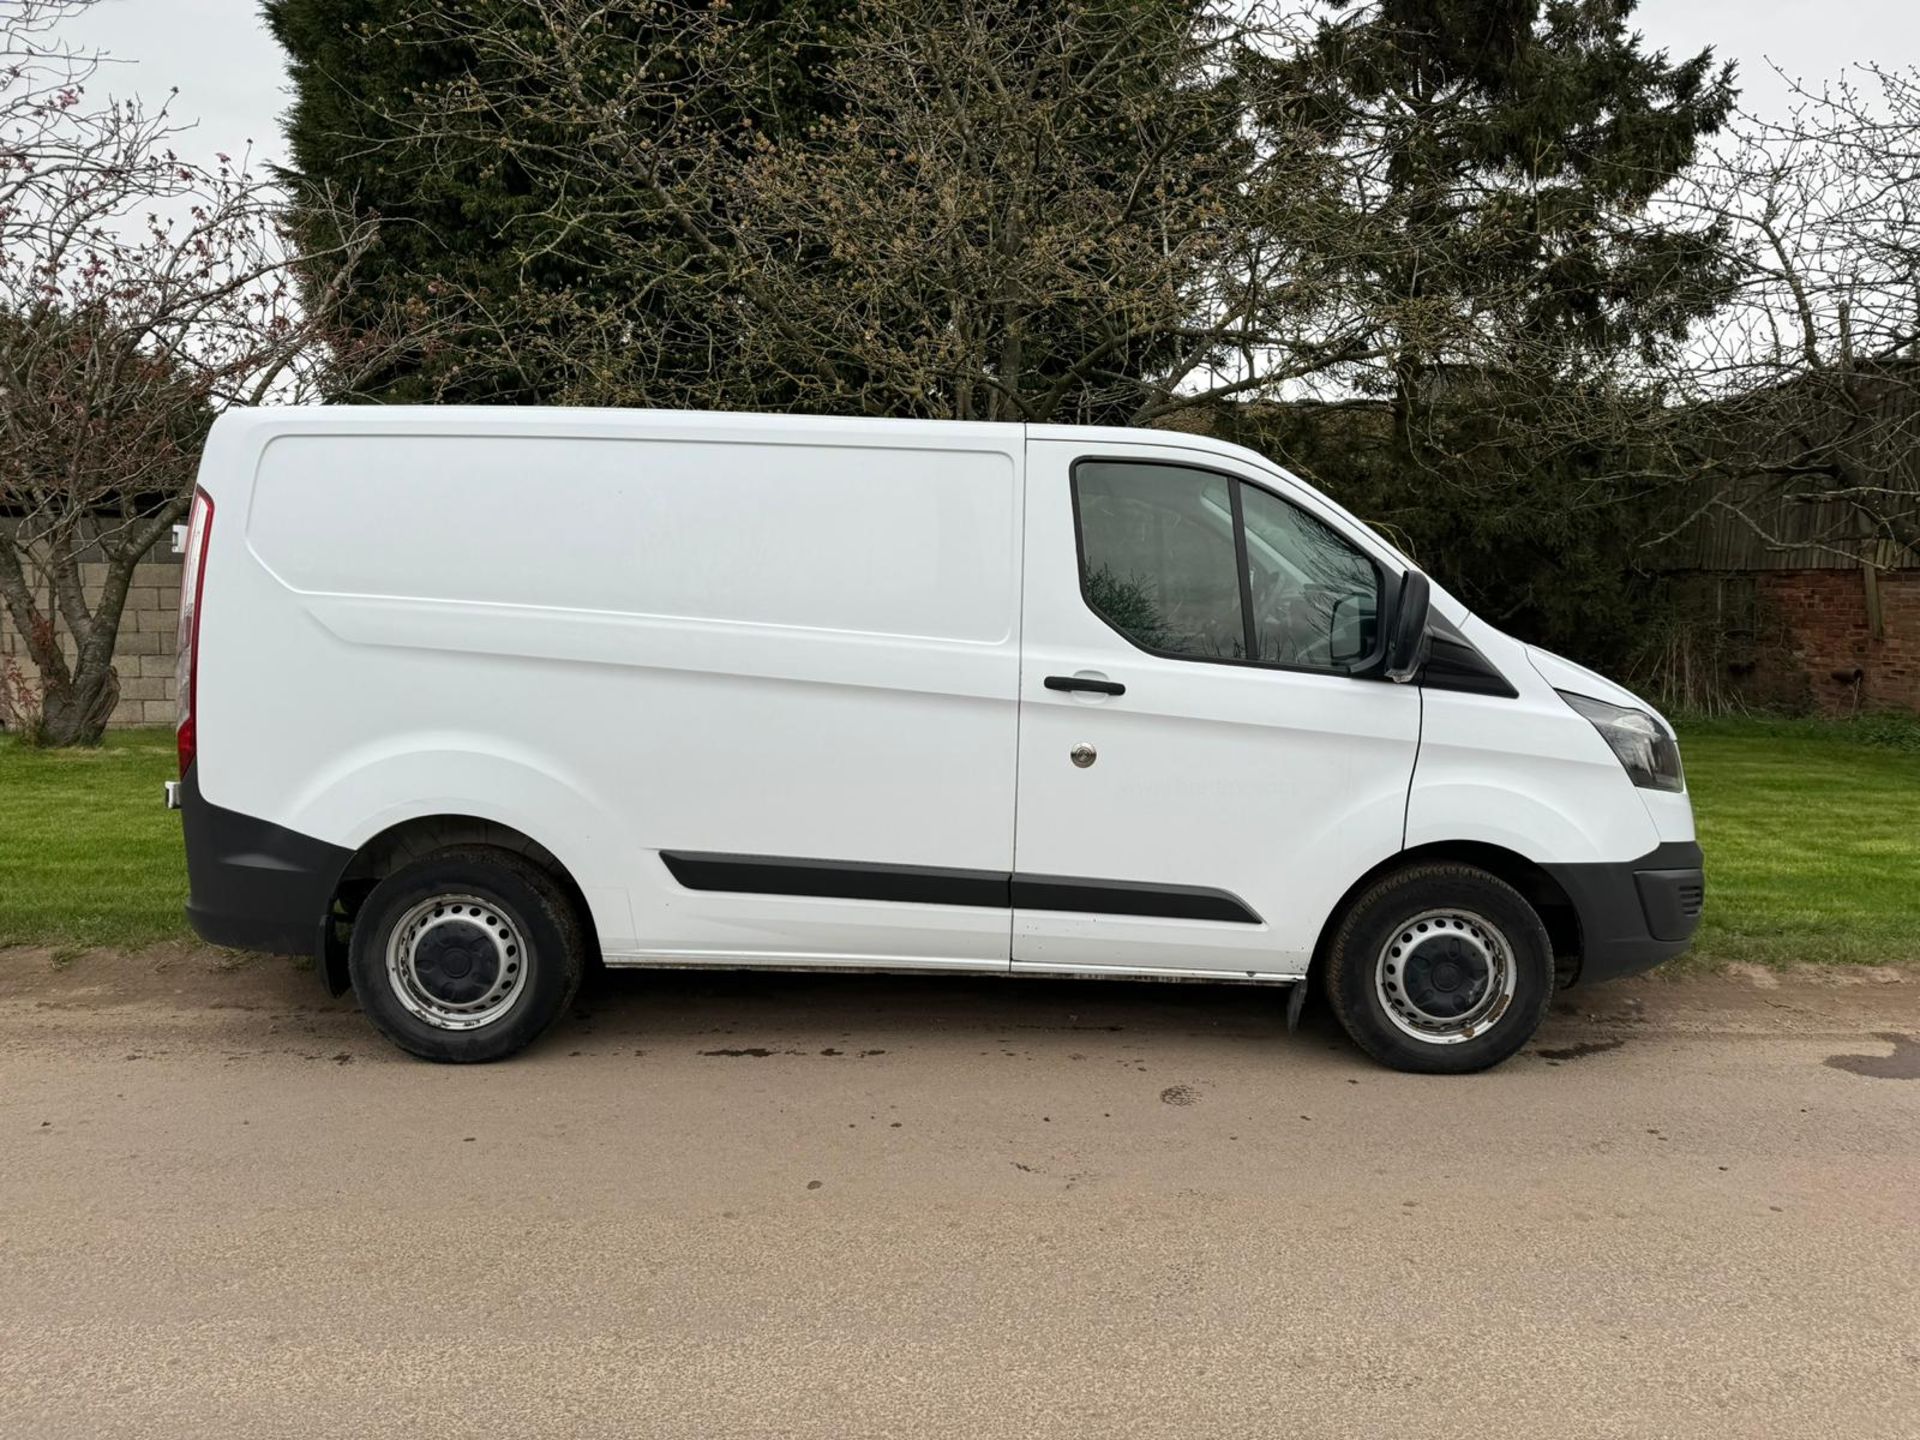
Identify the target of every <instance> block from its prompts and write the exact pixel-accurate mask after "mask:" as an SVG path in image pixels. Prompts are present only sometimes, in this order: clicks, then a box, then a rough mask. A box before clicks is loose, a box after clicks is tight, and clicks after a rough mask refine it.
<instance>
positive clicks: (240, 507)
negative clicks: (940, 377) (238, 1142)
mask: <svg viewBox="0 0 1920 1440" xmlns="http://www.w3.org/2000/svg"><path fill="white" fill-rule="evenodd" d="M186 549H187V561H186V566H185V579H184V593H183V595H182V604H181V648H180V654H181V685H180V696H181V718H180V730H179V736H180V762H181V769H180V773H181V779H180V781H179V783H178V785H177V786H175V787H172V792H171V793H172V800H173V803H175V804H177V805H178V806H179V808H180V809H181V810H182V811H183V812H184V821H185V831H186V846H187V863H188V871H189V876H190V881H191V899H190V901H189V903H188V906H187V911H188V914H189V916H190V917H191V919H192V922H193V925H194V927H195V929H196V930H198V931H199V933H200V934H201V935H202V936H203V937H205V938H206V939H207V940H209V941H212V942H213V943H215V944H219V945H229V946H236V947H239V948H243V949H260V950H269V951H279V952H283V953H298V954H307V955H312V956H314V957H315V958H316V960H317V962H318V965H319V969H320V972H321V974H322V975H323V976H324V977H325V979H326V981H327V983H328V984H329V985H330V986H331V987H332V988H333V990H334V991H335V993H339V992H341V991H343V990H344V989H346V988H347V986H348V985H351V986H352V988H353V990H354V991H355V993H356V994H357V995H358V997H359V1000H360V1004H361V1005H362V1007H363V1008H364V1009H365V1010H366V1012H367V1013H368V1014H369V1015H370V1016H371V1017H372V1018H373V1021H374V1023H375V1024H377V1025H378V1026H379V1027H380V1028H381V1029H382V1030H384V1031H385V1032H386V1033H387V1035H389V1036H390V1037H391V1038H392V1039H393V1040H394V1041H395V1042H396V1043H397V1044H398V1045H400V1046H401V1047H403V1048H404V1049H406V1050H408V1051H411V1052H412V1053H414V1054H416V1055H421V1056H425V1057H428V1058H430V1059H435V1060H490V1059H495V1058H498V1057H500V1056H504V1055H509V1054H512V1053H513V1052H514V1051H517V1050H519V1049H520V1048H521V1047H522V1046H524V1045H526V1044H527V1043H528V1042H529V1041H531V1040H532V1039H534V1037H535V1036H537V1035H539V1034H540V1033H541V1032H542V1031H543V1030H545V1029H546V1028H547V1026H548V1025H549V1024H551V1023H552V1022H553V1020H554V1018H555V1017H556V1016H557V1015H559V1014H560V1013H561V1011H562V1010H564V1009H565V1008H566V1007H567V1004H568V1002H569V999H570V998H571V996H572V995H573V993H574V990H575V987H576V986H577V985H578V983H579V981H580V977H581V972H582V970H583V969H584V967H586V966H587V965H588V964H589V963H590V962H591V961H593V960H594V959H595V958H599V959H601V960H604V962H605V963H606V964H607V965H609V966H637V965H652V966H724V967H728V968H733V967H746V966H759V967H768V968H775V969H799V968H806V969H821V968H833V969H846V970H885V971H897V970H946V971H963V972H969V973H986V972H991V973H996V974H1010V975H1048V976H1105V977H1115V978H1121V979H1130V978H1140V977H1151V978H1155V979H1183V980H1209V981H1234V982H1242V983H1245V982H1253V983H1259V984H1271V985H1279V986H1283V987H1284V986H1291V987H1292V995H1291V997H1290V998H1291V1002H1292V1004H1291V1009H1290V1012H1289V1016H1290V1018H1293V1017H1297V1015H1298V1013H1299V1001H1300V999H1301V998H1302V997H1304V995H1305V993H1306V989H1305V986H1306V982H1308V981H1309V980H1311V981H1314V982H1316V983H1317V984H1318V985H1319V986H1320V987H1321V988H1322V989H1323V991H1324V993H1325V994H1326V996H1327V997H1328V999H1329V1000H1330V1001H1331V1003H1332V1005H1333V1008H1334V1010H1335V1011H1336V1012H1337V1014H1338V1015H1339V1017H1340V1020H1341V1022H1342V1023H1343V1024H1344V1025H1345V1027H1346V1028H1347V1030H1348V1032H1349V1033H1350V1034H1351V1035H1352V1036H1353V1038H1354V1039H1355V1041H1357V1042H1358V1043H1359V1045H1360V1046H1361V1047H1362V1048H1363V1049H1365V1050H1366V1051H1367V1053H1368V1054H1370V1055H1372V1056H1374V1057H1375V1058H1377V1059H1379V1060H1381V1061H1384V1062H1385V1063H1387V1064H1389V1065H1393V1066H1398V1067H1400V1068H1403V1069H1408V1070H1425V1071H1467V1070H1477V1069H1481V1068H1484V1067H1485V1066H1488V1065H1491V1064H1494V1063H1496V1062H1498V1061H1499V1060H1501V1059H1504V1058H1505V1057H1506V1056H1508V1055H1511V1054H1512V1053H1513V1052H1514V1051H1515V1050H1517V1049H1518V1048H1519V1047H1520V1046H1521V1045H1522V1044H1524V1043H1525V1042H1526V1040H1527V1038H1528V1036H1530V1035H1531V1034H1532V1033H1533V1031H1534V1029H1535V1027H1536V1026H1537V1025H1538V1024H1539V1023H1540V1020H1541V1017H1542V1016H1543V1015H1544V1014H1545V1013H1546V1010H1547V1006H1548V1002H1549V1000H1550V999H1551V998H1552V996H1553V993H1554V990H1555V988H1556V984H1560V985H1564V984H1568V983H1573V982H1575V981H1591V980H1602V979H1606V978H1608V977H1610V976H1616V975H1621V974H1625V973H1628V972H1631V971H1636V970H1641V969H1644V968H1646V967H1647V966H1650V965H1654V964H1657V963H1658V962H1660V961H1661V960H1664V959H1666V958H1668V957H1670V956H1673V955H1675V954H1678V953H1679V952H1680V951H1681V950H1683V949H1685V948H1686V945H1687V942H1688V939H1689V937H1690V936H1691V934H1692V932H1693V929H1694V927H1695V925H1696V923H1697V921H1698V916H1699V913H1700V905H1701V897H1702V880H1701V857H1700V850H1699V847H1698V846H1697V845H1696V844H1695V843H1694V829H1693V815H1692V811H1691V809H1690V807H1689V804H1688V800H1687V793H1686V789H1685V784H1684V781H1683V779H1682V776H1681V769H1680V759H1679V753H1678V750H1677V748H1676V746H1675V743H1674V737H1673V733H1672V731H1671V729H1670V728H1669V727H1668V726H1667V724H1666V723H1665V722H1664V721H1663V720H1661V719H1660V717H1659V716H1657V715H1655V714H1654V713H1653V711H1652V710H1651V709H1650V708H1649V707H1648V706H1647V705H1645V704H1644V703H1643V702H1642V701H1640V700H1639V699H1637V698H1636V697H1634V696H1633V695H1631V694H1629V693H1627V692H1626V691H1624V690H1622V689H1621V688H1620V687H1619V686H1617V685H1613V684H1611V683H1609V682H1608V681H1606V680H1603V679H1601V678H1600V677H1599V676H1598V675H1595V674H1593V673H1592V672H1590V671H1587V670H1584V669H1581V668H1580V667H1579V666H1576V665H1573V664H1570V663H1568V662H1567V661H1565V660H1561V659H1557V658H1556V657H1554V656H1552V655H1548V654H1545V653H1543V652H1541V651H1539V650H1536V649H1533V648H1531V647H1529V646H1527V645H1524V644H1521V643H1520V642H1519V641H1516V640H1513V639H1510V638H1509V637H1507V636H1506V635H1503V634H1501V633H1500V632H1499V631H1498V630H1496V629H1494V628H1493V627H1492V626H1490V625H1488V624H1486V623H1485V622H1484V621H1482V620H1479V619H1477V618H1475V617H1474V616H1473V615H1472V614H1470V613H1469V612H1468V611H1467V610H1466V609H1465V608H1464V607H1463V606H1462V605H1460V604H1459V602H1458V601H1456V600H1454V599H1453V598H1452V597H1451V596H1449V595H1447V594H1446V593H1445V592H1444V591H1442V590H1439V589H1433V590H1432V591H1431V592H1429V586H1428V582H1427V580H1426V579H1425V577H1424V576H1422V575H1421V574H1420V572H1419V571H1418V570H1416V569H1415V568H1414V567H1413V566H1412V565H1411V564H1410V563H1409V562H1408V560H1407V558H1406V557H1405V556H1404V555H1402V554H1401V553H1400V552H1399V551H1397V550H1395V549H1394V548H1393V547H1392V546H1390V545H1388V544H1386V543H1385V542H1384V541H1382V540H1381V539H1380V537H1379V536H1378V535H1376V534H1374V532H1373V531H1371V530H1369V529H1368V528H1367V527H1366V526H1365V525H1364V524H1362V523H1361V522H1360V521H1358V520H1356V519H1355V518H1354V517H1353V516H1352V515H1349V514H1348V513H1346V512H1345V511H1344V510H1342V509H1341V508H1340V507H1339V506H1337V505H1335V504H1333V503H1332V502H1330V501H1329V500H1328V499H1327V498H1326V497H1325V496H1323V495H1321V494H1319V493H1318V492H1317V491H1315V490H1314V489H1313V488H1312V487H1311V486H1308V485H1306V484H1303V483H1302V482H1301V481H1299V480H1298V479H1296V478H1295V477H1293V476H1292V475H1289V474H1288V473H1286V472H1285V471H1284V470H1281V469H1278V468H1276V467H1275V466H1274V465H1273V464H1271V463H1269V462H1268V461H1267V460H1265V459H1263V458H1262V457H1260V456H1259V455H1256V454H1253V453H1251V452H1250V451H1247V450H1243V449H1240V448H1238V447H1236V446H1232V445H1226V444H1220V443H1217V442H1214V441H1210V440H1205V439H1199V438H1196V437H1193V436H1187V435H1178V434H1170V433H1162V432H1159V431H1146V430H1119V429H1084V428H1072V427H1065V426H1053V425H1024V426H1023V425H988V424H956V423H938V422H923V421H875V420H832V419H810V418H793V417H786V416H767V415H729V414H685V413H673V412H633V411H613V410H608V411H574V410H532V409H409V408H398V407H396V408H330V409H284V410H271V409H267V410H240V411H230V412H228V413H227V414H225V415H223V416H222V417H221V419H220V420H219V422H218V423H217V424H216V425H215V426H214V428H213V433H212V436H211V438H210V440H209V441H208V444H207V448H206V455H205V459H204V461H203V463H202V466H201V470H200V481H199V490H198V493H197V495H196V497H195V500H194V505H193V510H192V518H191V523H190V527H189V533H188V539H187V544H186Z"/></svg>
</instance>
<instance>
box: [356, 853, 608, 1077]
mask: <svg viewBox="0 0 1920 1440" xmlns="http://www.w3.org/2000/svg"><path fill="white" fill-rule="evenodd" d="M584 948H585V947H584V945H583V944H582V939H581V927H580V921H579V917H578V916H577V915H576V914H575V913H574V910H573V906H572V905H571V904H570V903H569V902H568V899H567V897H566V895H565V894H564V893H563V892H562V891H561V889H560V886H559V885H558V884H557V883H556V882H555V881H554V879H553V877H552V876H550V875H549V874H547V872H546V871H544V870H542V869H541V868H540V867H539V866H537V865H534V864H533V863H531V862H530V861H528V860H527V859H525V858H524V857H523V856H520V855H517V854H514V853H513V852H511V851H506V850H496V849H492V848H490V847H486V846H459V847H454V848H450V849H446V850H442V851H439V852H438V853H436V854H432V855H428V856H426V857H425V858H423V859H420V860H417V861H415V862H414V863H412V864H410V865H407V866H405V867H403V868H402V869H400V870H396V871H395V872H394V873H393V874H391V875H389V876H387V877H386V878H385V879H384V880H382V881H381V882H380V883H379V884H378V885H376V886H375V887H374V889H373V892H372V893H371V894H370V895H368V896H367V901H366V904H365V905H364V906H362V907H361V910H360V913H359V915H358V916H356V917H355V919H354V924H353V939H352V944H351V946H350V948H349V951H348V968H349V969H350V970H351V972H352V975H353V991H354V994H355V995H356V996H358V997H359V1000H360V1007H361V1008H362V1009H363V1010H365V1011H366V1012H367V1014H368V1015H369V1016H370V1017H371V1018H372V1020H373V1022H374V1024H376V1025H378V1026H379V1027H380V1029H381V1030H382V1031H384V1032H385V1033H386V1035H387V1038H388V1039H390V1040H392V1041H393V1042H394V1044H396V1045H398V1046H399V1047H400V1048H401V1049H402V1050H405V1051H407V1052H409V1053H410V1054H414V1055H418V1056H420V1057H421V1058H422V1059H426V1060H442V1061H454V1062H461V1061H476V1060H498V1059H502V1058H504V1057H505V1056H508V1055H511V1054H513V1053H514V1052H515V1051H517V1050H520V1049H522V1048H524V1047H525V1046H526V1045H528V1044H530V1043H531V1042H532V1041H533V1040H534V1038H535V1037H537V1036H538V1035H539V1034H540V1032H541V1031H543V1030H545V1029H546V1028H547V1026H548V1025H550V1024H552V1023H553V1021H554V1019H555V1018H556V1017H557V1016H559V1015H560V1013H561V1012H562V1011H564V1010H565V1009H566V1008H567V1006H568V1005H569V1004H570V1003H572V1000H573V997H574V994H575V993H576V992H577V991H578V989H579V987H580V974H581V969H582V965H583V963H584V962H583V952H584Z"/></svg>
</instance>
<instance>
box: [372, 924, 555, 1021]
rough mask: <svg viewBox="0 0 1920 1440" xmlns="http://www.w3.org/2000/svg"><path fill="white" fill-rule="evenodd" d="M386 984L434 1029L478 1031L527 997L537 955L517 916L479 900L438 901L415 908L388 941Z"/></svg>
mask: <svg viewBox="0 0 1920 1440" xmlns="http://www.w3.org/2000/svg"><path fill="white" fill-rule="evenodd" d="M386 959H387V963H386V971H387V984H388V985H389V987H390V988H391V989H392V991H393V994H394V998H395V999H397V1000H398V1001H399V1002H400V1004H401V1006H402V1007H403V1008H405V1010H406V1011H407V1013H408V1014H410V1015H412V1016H413V1017H414V1018H415V1019H417V1020H420V1021H423V1022H424V1023H426V1024H428V1025H431V1026H432V1027H433V1028H435V1029H436V1030H478V1029H480V1028H481V1027H483V1026H486V1025H491V1024H494V1023H495V1022H496V1021H498V1020H500V1019H501V1018H502V1017H504V1016H505V1015H507V1014H508V1012H510V1011H511V1010H512V1009H513V1007H514V1005H515V1004H516V1003H517V1002H518V1001H519V999H520V997H521V995H522V994H523V993H525V991H526V986H527V973H528V970H529V968H530V966H531V964H532V960H533V955H532V951H531V950H530V949H529V948H528V945H527V942H526V939H525V938H524V937H523V936H522V934H521V933H520V928H519V926H517V925H516V924H515V923H514V921H513V918H512V917H511V916H510V915H508V914H507V912H506V911H505V910H504V909H502V908H501V907H500V906H499V905H496V904H494V903H493V902H492V901H489V900H484V899H482V898H480V897H479V896H477V895H455V894H446V895H435V896H433V897H432V898H430V899H427V900H422V901H420V902H419V903H418V904H416V905H414V906H412V907H411V908H410V909H409V910H408V911H407V912H406V913H405V914H404V915H402V916H401V917H400V919H399V921H398V923H396V924H395V925H394V927H393V930H392V932H391V933H390V935H389V937H388V940H387V957H386Z"/></svg>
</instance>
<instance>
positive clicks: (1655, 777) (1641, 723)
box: [1559, 690, 1687, 790]
mask: <svg viewBox="0 0 1920 1440" xmlns="http://www.w3.org/2000/svg"><path fill="white" fill-rule="evenodd" d="M1559 695H1560V698H1561V699H1562V700H1564V701H1566V702H1567V704H1569V705H1571V706H1572V707H1573V708H1574V709H1576V710H1578V711H1579V712H1580V713H1581V714H1582V715H1584V716H1586V717H1587V719H1589V720H1591V721H1592V722H1593V728H1594V729H1596V730H1598V731H1599V732H1600V738H1601V739H1602V740H1605V741H1606V742H1607V744H1608V745H1609V746H1611V747H1612V749H1613V753H1614V754H1615V755H1617V756H1618V757H1619V758H1620V763H1621V764H1622V765H1623V766H1625V767H1626V771H1627V778H1629V779H1630V780H1632V781H1633V783H1634V784H1636V785H1638V786H1639V787H1640V788H1641V789H1643V790H1684V789H1686V788H1687V781H1686V777H1685V776H1684V775H1682V774H1681V773H1680V746H1679V745H1678V744H1677V743H1676V742H1675V740H1674V738H1673V732H1672V731H1670V730H1668V729H1667V727H1666V726H1664V725H1662V724H1661V723H1660V722H1659V721H1658V720H1656V719H1654V718H1653V716H1651V715H1649V714H1648V713H1647V712H1646V711H1644V710H1630V709H1628V708H1627V707H1626V706H1624V705H1609V704H1608V703H1607V702H1606V701H1604V700H1595V699H1594V698H1593V697H1592V696H1591V695H1575V694H1573V693H1572V692H1570V691H1567V690H1562V691H1560V692H1559Z"/></svg>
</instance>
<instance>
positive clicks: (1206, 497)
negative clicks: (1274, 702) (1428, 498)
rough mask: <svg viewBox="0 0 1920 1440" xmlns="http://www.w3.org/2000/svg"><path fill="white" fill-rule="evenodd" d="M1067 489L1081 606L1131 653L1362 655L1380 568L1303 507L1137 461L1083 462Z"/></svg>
mask: <svg viewBox="0 0 1920 1440" xmlns="http://www.w3.org/2000/svg"><path fill="white" fill-rule="evenodd" d="M1073 487H1074V505H1075V509H1076V514H1077V516H1078V520H1079V527H1080V566H1081V570H1080V573H1081V581H1082V585H1083V587H1084V590H1085V593H1086V597H1087V603H1088V604H1089V605H1090V606H1092V608H1093V609H1094V610H1095V611H1096V612H1097V613H1098V614H1099V615H1100V616H1101V617H1102V618H1103V619H1104V620H1106V622H1107V623H1108V624H1109V625H1111V626H1113V627H1114V629H1116V630H1118V631H1120V633H1121V634H1123V635H1125V636H1127V638H1129V639H1130V640H1132V641H1133V642H1134V643H1135V644H1137V645H1139V646H1140V647H1141V648H1142V649H1146V650H1151V651H1154V652H1156V653H1158V654H1162V655H1178V656H1184V657H1190V658H1193V659H1197V660H1239V661H1245V660H1249V659H1251V660H1253V661H1255V662H1257V663H1261V664H1267V665H1285V666H1289V667H1292V668H1295V669H1307V670H1331V671H1344V670H1345V668H1346V667H1347V666H1348V665H1351V664H1352V663H1353V662H1355V661H1357V660H1361V659H1364V658H1365V657H1367V656H1368V655H1370V654H1372V653H1373V650H1374V646H1375V642H1376V640H1377V638H1378V632H1379V604H1380V585H1379V576H1378V574H1377V572H1376V571H1375V569H1374V567H1373V564H1372V562H1371V561H1369V560H1368V559H1367V558H1366V557H1365V556H1364V555H1362V554H1361V553H1360V552H1359V551H1358V550H1356V549H1354V547H1353V546H1351V545H1349V544H1348V543H1347V542H1346V541H1345V540H1344V539H1342V538H1341V537H1340V535H1338V534H1337V533H1336V532H1335V531H1333V530H1331V529H1329V528H1328V527H1327V526H1326V525H1324V524H1323V523H1321V522H1320V521H1319V520H1316V519H1315V518H1314V517H1313V516H1311V515H1309V514H1307V513H1306V512H1305V511H1304V510H1299V509H1296V508H1295V507H1294V506H1292V505H1290V504H1288V503H1287V502H1286V501H1284V500H1282V499H1280V498H1279V497H1278V496H1276V495H1273V494H1271V493H1269V492H1268V491H1265V490H1262V489H1260V488H1258V487H1257V486H1254V485H1250V484H1243V483H1241V482H1240V481H1237V480H1234V479H1231V478H1230V477H1228V476H1225V475H1222V474H1220V473H1218V472H1217V471H1212V470H1199V469H1189V468H1188V467H1186V466H1184V465H1169V464H1160V463H1153V462H1146V461H1116V460H1083V461H1081V462H1080V463H1079V464H1078V465H1076V466H1075V467H1074V471H1073ZM1236 492H1237V493H1236ZM1240 541H1244V545H1245V555H1246V570H1245V573H1244V574H1242V573H1241V571H1240V567H1239V563H1238V559H1237V553H1236V552H1238V551H1239V550H1240V544H1239V543H1237V542H1240Z"/></svg>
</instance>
